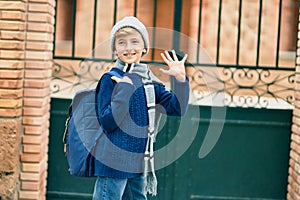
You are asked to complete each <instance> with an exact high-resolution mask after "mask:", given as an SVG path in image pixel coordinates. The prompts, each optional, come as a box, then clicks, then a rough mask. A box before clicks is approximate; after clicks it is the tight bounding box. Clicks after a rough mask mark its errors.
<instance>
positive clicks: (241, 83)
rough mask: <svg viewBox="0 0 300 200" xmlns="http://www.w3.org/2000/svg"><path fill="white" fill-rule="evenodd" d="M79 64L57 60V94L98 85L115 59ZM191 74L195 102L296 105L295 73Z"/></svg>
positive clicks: (207, 70)
mask: <svg viewBox="0 0 300 200" xmlns="http://www.w3.org/2000/svg"><path fill="white" fill-rule="evenodd" d="M72 62H73V64H76V65H77V67H74V65H71V64H70V62H67V63H69V64H62V63H63V62H61V60H60V61H59V62H54V63H53V79H52V84H51V87H52V94H53V96H61V97H64V98H66V97H69V98H71V97H72V95H73V94H74V92H76V91H78V90H80V89H90V88H95V86H96V84H97V82H98V80H99V78H100V76H101V75H102V74H103V73H104V72H105V71H107V70H108V69H109V68H110V67H111V64H112V63H111V62H98V61H72ZM187 72H188V75H189V76H190V80H191V81H190V84H191V91H192V99H193V100H192V101H191V102H192V103H195V104H209V105H220V106H237V107H258V108H268V107H270V106H272V104H278V105H279V106H278V105H277V107H280V105H281V106H282V105H283V104H284V106H285V107H286V106H290V107H291V106H292V105H293V101H294V82H295V72H294V71H288V70H287V71H284V70H272V69H263V68H259V69H257V68H253V69H252V68H220V67H193V68H192V69H191V68H190V69H187Z"/></svg>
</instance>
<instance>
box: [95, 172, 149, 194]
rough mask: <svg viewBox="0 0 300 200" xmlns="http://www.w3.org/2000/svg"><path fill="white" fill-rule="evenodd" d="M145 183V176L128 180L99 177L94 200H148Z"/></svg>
mask: <svg viewBox="0 0 300 200" xmlns="http://www.w3.org/2000/svg"><path fill="white" fill-rule="evenodd" d="M143 182H144V177H143V176H137V177H133V178H128V179H118V178H108V177H98V178H97V180H96V183H95V188H94V193H93V200H147V197H146V195H145V194H144V193H143Z"/></svg>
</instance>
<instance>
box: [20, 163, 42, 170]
mask: <svg viewBox="0 0 300 200" xmlns="http://www.w3.org/2000/svg"><path fill="white" fill-rule="evenodd" d="M42 165H43V162H41V163H22V171H23V172H37V173H39V172H40V171H42Z"/></svg>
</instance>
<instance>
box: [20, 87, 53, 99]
mask: <svg viewBox="0 0 300 200" xmlns="http://www.w3.org/2000/svg"><path fill="white" fill-rule="evenodd" d="M48 95H50V88H44V89H32V88H25V89H24V97H46V96H48Z"/></svg>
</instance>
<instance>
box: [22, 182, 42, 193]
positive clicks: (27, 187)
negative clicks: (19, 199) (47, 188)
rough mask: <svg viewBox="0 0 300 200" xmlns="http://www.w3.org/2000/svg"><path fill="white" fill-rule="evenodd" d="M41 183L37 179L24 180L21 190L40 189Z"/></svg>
mask: <svg viewBox="0 0 300 200" xmlns="http://www.w3.org/2000/svg"><path fill="white" fill-rule="evenodd" d="M39 189H40V183H39V182H36V181H23V182H22V183H21V190H32V191H39Z"/></svg>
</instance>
